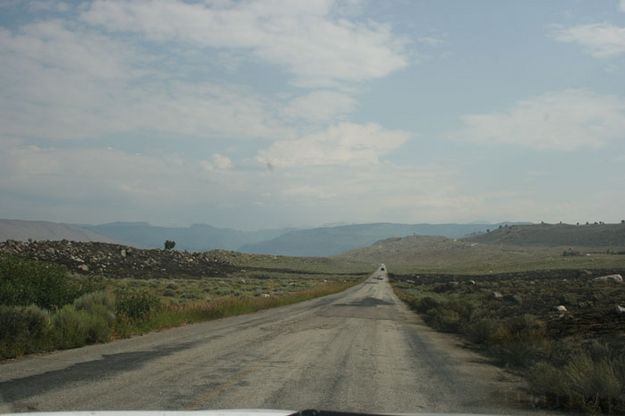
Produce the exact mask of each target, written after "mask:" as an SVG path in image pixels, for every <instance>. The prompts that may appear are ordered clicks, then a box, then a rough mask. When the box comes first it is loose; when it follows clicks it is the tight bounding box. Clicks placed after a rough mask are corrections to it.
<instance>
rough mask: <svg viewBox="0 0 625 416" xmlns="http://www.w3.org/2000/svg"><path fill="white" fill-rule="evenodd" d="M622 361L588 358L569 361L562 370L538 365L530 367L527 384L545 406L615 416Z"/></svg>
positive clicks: (619, 408) (582, 356)
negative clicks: (542, 400)
mask: <svg viewBox="0 0 625 416" xmlns="http://www.w3.org/2000/svg"><path fill="white" fill-rule="evenodd" d="M624 376H625V361H624V360H623V359H622V358H617V359H609V358H605V357H604V358H601V359H599V360H598V361H597V360H594V359H593V358H592V357H591V355H590V354H588V353H582V354H579V355H577V356H575V357H573V358H572V359H571V360H570V361H569V362H568V363H567V364H566V365H564V366H563V367H555V366H553V365H551V364H548V363H545V362H541V363H538V364H536V365H535V366H533V367H532V369H531V371H530V373H529V378H528V379H529V382H530V386H531V389H532V391H533V393H534V394H537V395H539V396H541V397H542V398H543V399H544V400H545V401H546V403H547V404H549V405H552V406H556V407H564V408H565V409H569V410H581V411H584V412H597V411H602V412H605V413H619V412H622V411H623V410H624V409H623V400H624V399H625V395H624V388H625V379H624V378H623V377H624Z"/></svg>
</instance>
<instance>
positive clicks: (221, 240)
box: [80, 222, 292, 251]
mask: <svg viewBox="0 0 625 416" xmlns="http://www.w3.org/2000/svg"><path fill="white" fill-rule="evenodd" d="M80 227H81V228H84V229H87V230H90V231H93V232H95V233H98V234H100V235H103V236H106V237H108V238H111V239H114V240H116V241H119V242H121V243H124V244H128V245H131V246H135V247H140V248H160V247H162V246H163V242H164V241H165V240H174V241H175V242H176V248H177V249H180V250H196V251H202V250H212V249H217V248H221V249H226V250H238V249H239V247H241V246H243V245H246V244H254V243H258V242H261V241H265V240H270V239H272V238H275V237H277V236H279V235H282V234H284V233H286V232H288V231H290V230H292V229H289V228H283V229H275V230H262V231H240V230H235V229H232V228H217V227H213V226H210V225H206V224H193V225H191V226H189V227H159V226H155V225H150V224H148V223H147V222H113V223H109V224H102V225H81V226H80Z"/></svg>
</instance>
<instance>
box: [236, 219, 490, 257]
mask: <svg viewBox="0 0 625 416" xmlns="http://www.w3.org/2000/svg"><path fill="white" fill-rule="evenodd" d="M497 226H498V224H495V225H493V224H393V223H373V224H352V225H341V226H337V227H319V228H312V229H306V230H295V231H291V232H288V233H286V234H283V235H281V236H278V237H276V238H274V239H272V240H269V241H263V242H260V243H257V244H249V245H245V246H242V247H241V248H240V250H241V251H243V252H250V253H259V254H279V255H286V256H334V255H337V254H340V253H343V252H346V251H349V250H353V249H356V248H359V247H366V246H368V245H370V244H373V243H374V242H376V241H379V240H383V239H386V238H390V237H405V236H409V235H413V234H416V235H438V236H444V237H449V238H460V237H463V236H465V235H467V234H471V233H476V232H481V231H485V230H486V229H489V228H494V227H497Z"/></svg>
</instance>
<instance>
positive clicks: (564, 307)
mask: <svg viewBox="0 0 625 416" xmlns="http://www.w3.org/2000/svg"><path fill="white" fill-rule="evenodd" d="M556 311H558V312H560V313H566V312H568V311H569V310H568V309H566V306H564V305H558V306H556Z"/></svg>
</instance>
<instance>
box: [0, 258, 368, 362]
mask: <svg viewBox="0 0 625 416" xmlns="http://www.w3.org/2000/svg"><path fill="white" fill-rule="evenodd" d="M360 280H362V277H361V276H358V275H353V276H345V275H341V276H329V275H323V278H321V277H319V276H316V275H306V277H300V276H297V275H296V274H293V273H289V274H283V273H282V274H279V273H278V274H276V275H275V276H274V275H272V274H262V275H258V276H256V277H254V276H252V277H250V276H246V278H180V279H176V278H170V279H110V278H109V279H107V278H96V277H90V278H87V277H84V276H75V275H71V274H68V273H67V271H66V270H65V269H64V268H63V267H60V266H55V265H51V264H46V263H42V262H37V261H32V260H26V259H22V258H15V257H0V360H2V359H7V358H15V357H19V356H22V355H25V354H29V353H35V352H45V351H52V350H57V349H67V348H76V347H81V346H84V345H88V344H94V343H102V342H108V341H111V340H114V339H119V338H125V337H129V336H132V335H136V334H143V333H146V332H150V331H155V330H160V329H165V328H171V327H175V326H180V325H186V324H192V323H197V322H202V321H207V320H211V319H218V318H223V317H227V316H233V315H239V314H244V313H251V312H256V311H259V310H262V309H267V308H272V307H277V306H283V305H289V304H292V303H296V302H301V301H304V300H308V299H312V298H315V297H320V296H325V295H329V294H332V293H336V292H339V291H342V290H345V289H347V288H348V287H350V286H353V285H354V284H356V283H357V282H359V281H360Z"/></svg>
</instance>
